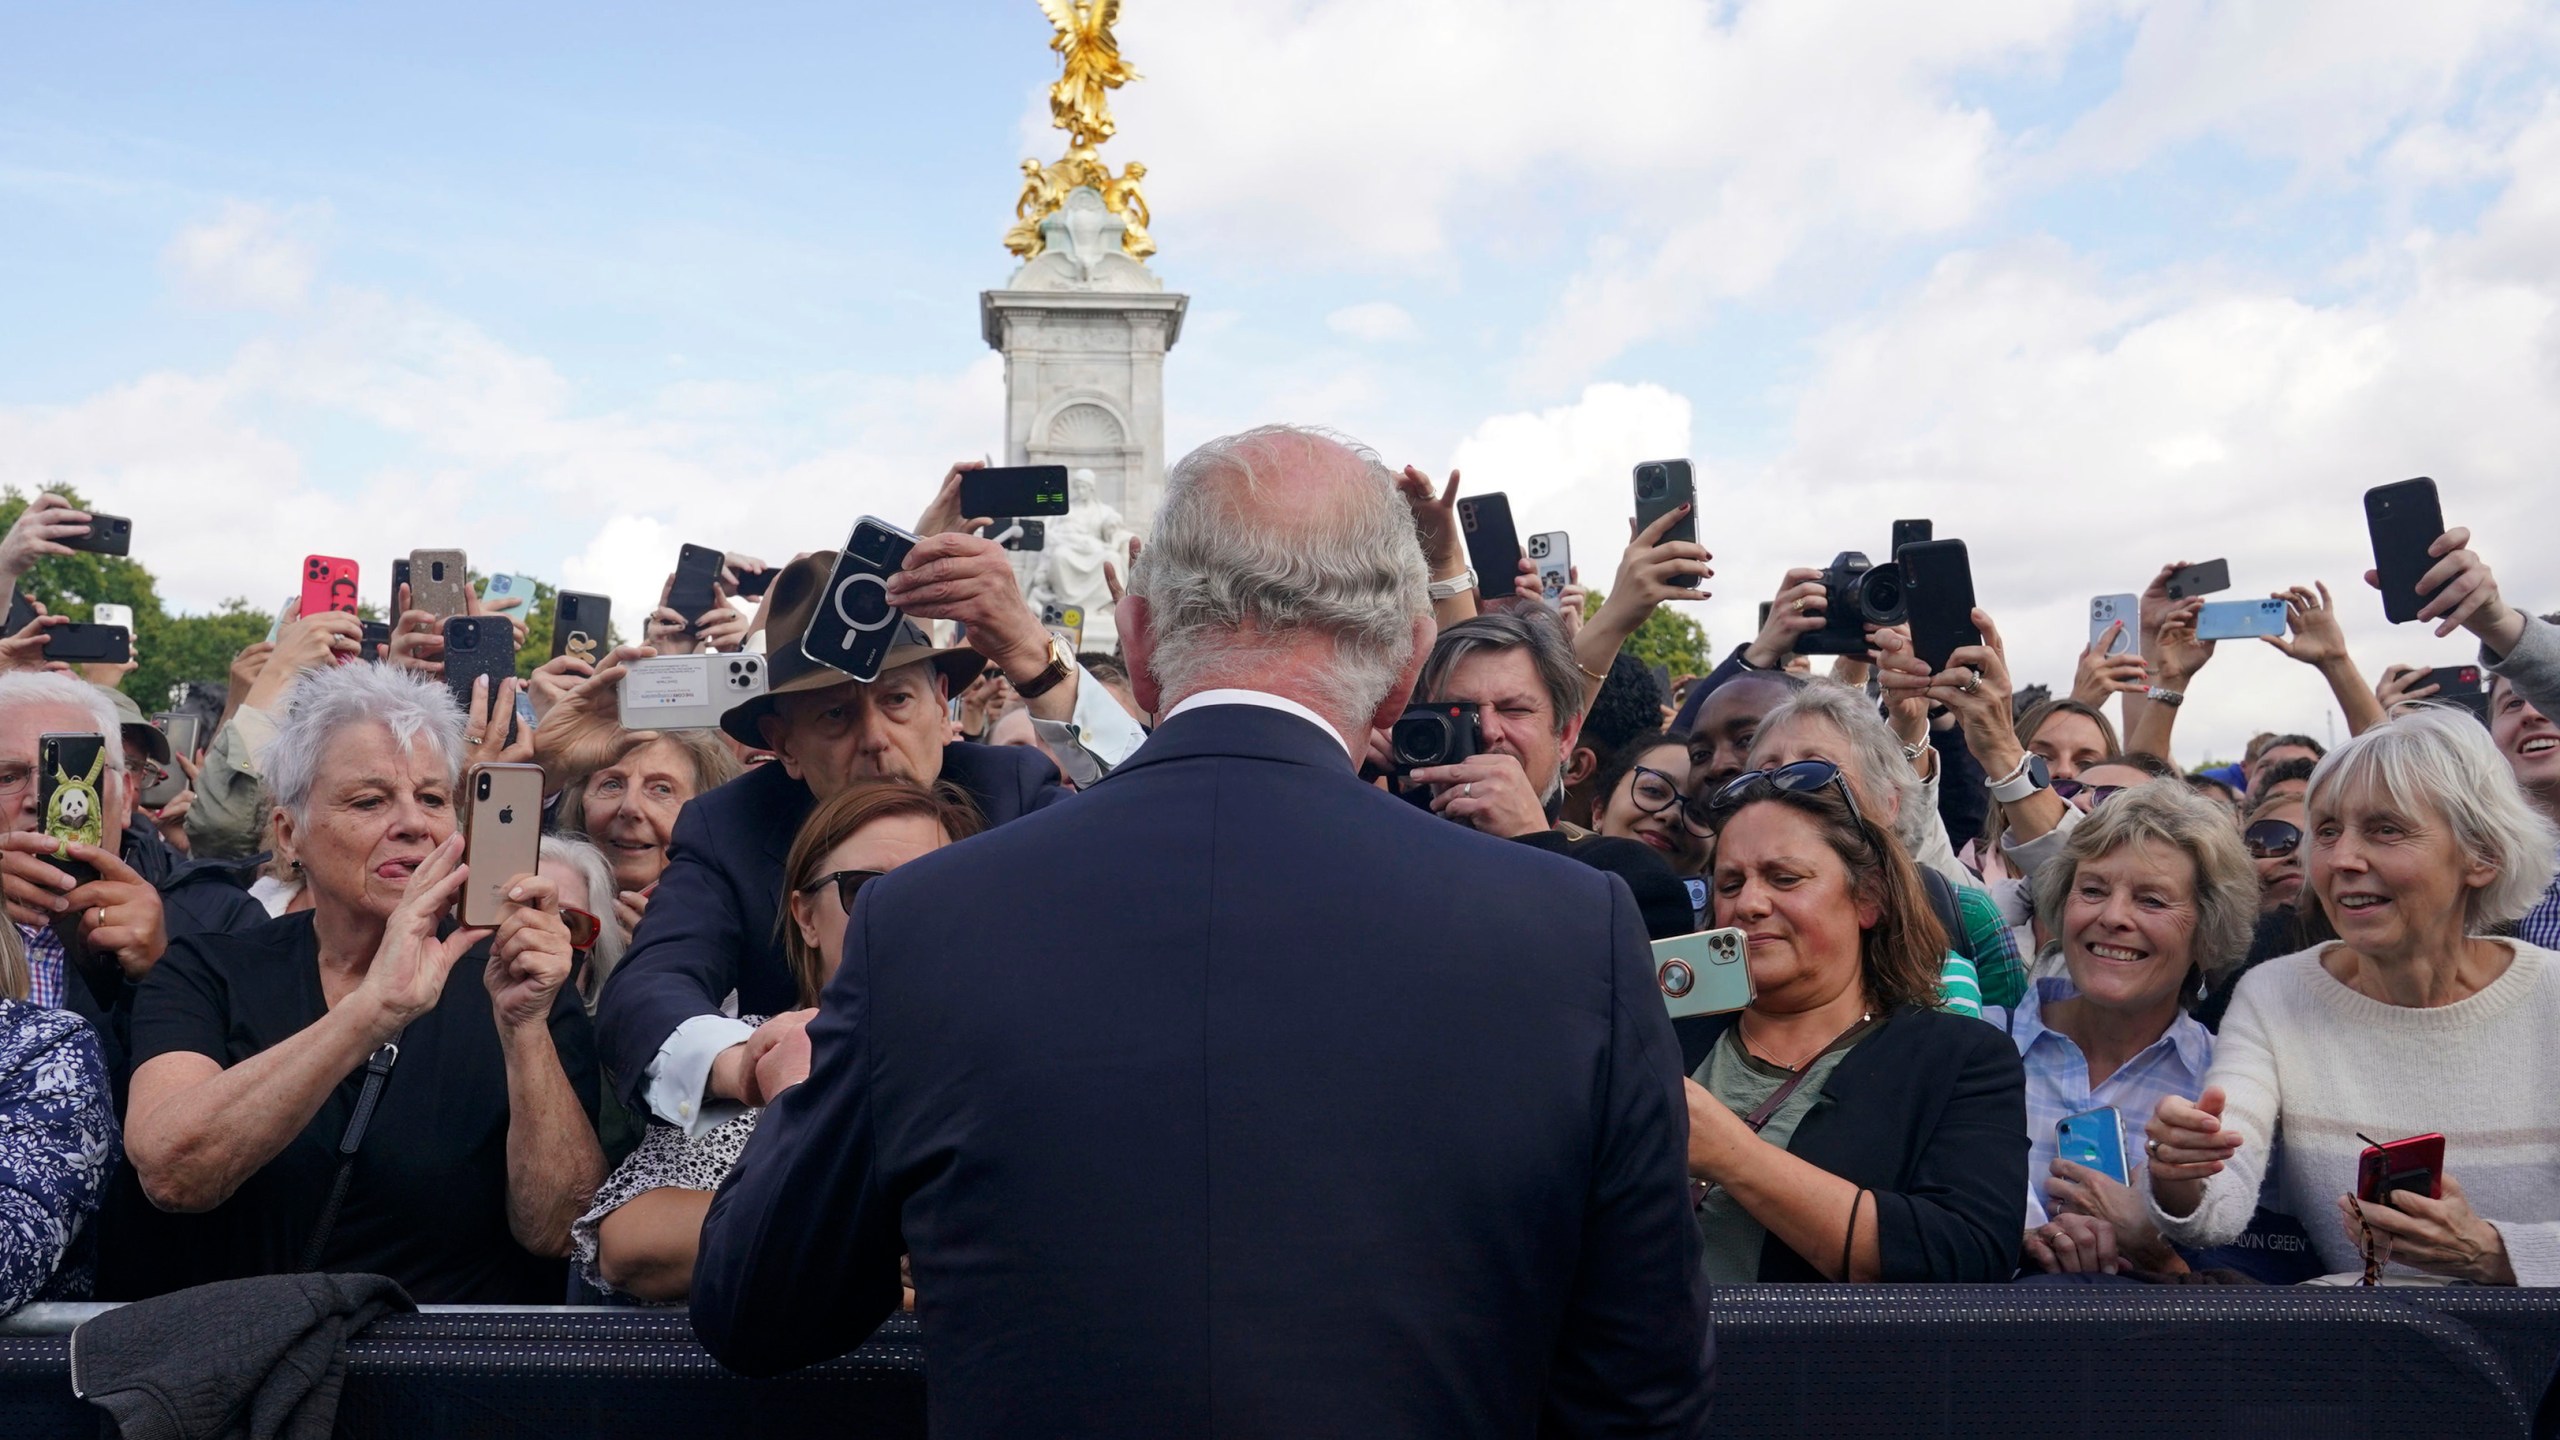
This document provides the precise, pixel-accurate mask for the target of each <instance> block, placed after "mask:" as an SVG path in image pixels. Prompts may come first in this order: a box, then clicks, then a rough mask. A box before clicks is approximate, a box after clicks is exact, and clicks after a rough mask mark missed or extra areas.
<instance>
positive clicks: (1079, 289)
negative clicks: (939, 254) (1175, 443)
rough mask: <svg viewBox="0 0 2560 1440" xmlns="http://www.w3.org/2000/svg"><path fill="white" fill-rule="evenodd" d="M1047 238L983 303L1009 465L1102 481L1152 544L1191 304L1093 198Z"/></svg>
mask: <svg viewBox="0 0 2560 1440" xmlns="http://www.w3.org/2000/svg"><path fill="white" fill-rule="evenodd" d="M1040 228H1041V235H1042V239H1043V240H1044V241H1045V242H1046V246H1047V248H1046V249H1044V250H1043V251H1042V252H1041V253H1040V254H1039V255H1036V256H1034V257H1033V258H1032V259H1031V260H1030V261H1029V262H1028V263H1027V264H1025V265H1024V266H1023V267H1022V268H1021V269H1020V270H1018V271H1016V272H1015V273H1014V276H1013V279H1012V281H1011V282H1010V283H1009V284H1008V285H1007V286H1006V287H1005V288H1004V289H1001V290H988V291H985V292H982V293H981V294H980V295H979V297H978V315H979V321H980V326H981V329H982V330H983V332H984V334H985V335H986V339H987V344H989V345H990V346H993V347H994V348H995V349H997V350H998V351H1001V352H1002V353H1003V355H1004V385H1005V463H1006V464H1008V465H1064V466H1066V467H1067V468H1068V469H1069V470H1070V471H1073V470H1091V471H1093V473H1094V478H1095V487H1096V490H1097V492H1098V494H1099V497H1100V499H1101V500H1102V502H1103V503H1104V504H1106V505H1109V506H1111V507H1112V508H1113V509H1115V510H1118V511H1119V512H1120V514H1121V515H1122V516H1123V517H1124V518H1125V519H1126V520H1127V521H1128V523H1129V524H1130V525H1132V526H1134V527H1136V528H1137V529H1138V531H1139V532H1140V533H1142V534H1143V533H1144V532H1145V531H1146V529H1147V528H1148V526H1150V525H1151V524H1152V523H1153V522H1154V520H1155V513H1156V503H1157V501H1158V500H1159V499H1160V498H1161V497H1162V495H1163V491H1164V356H1165V352H1166V351H1168V350H1170V349H1172V348H1173V343H1174V341H1176V340H1178V339H1180V338H1181V336H1182V314H1183V310H1184V308H1185V307H1186V306H1188V305H1189V304H1190V297H1189V296H1187V295H1174V294H1168V293H1167V292H1166V291H1165V288H1164V282H1163V281H1161V280H1159V279H1157V278H1156V276H1155V273H1154V272H1153V271H1151V270H1149V269H1148V268H1147V267H1146V266H1145V265H1144V264H1143V263H1141V262H1139V261H1136V260H1132V259H1130V258H1129V257H1128V256H1127V255H1126V254H1123V253H1122V252H1121V248H1120V242H1121V236H1122V235H1123V234H1124V233H1125V230H1124V227H1123V226H1122V224H1121V222H1120V219H1119V217H1117V216H1115V215H1113V214H1112V213H1111V212H1110V211H1109V210H1107V209H1105V208H1104V206H1103V204H1102V197H1101V196H1100V195H1099V194H1097V193H1096V192H1094V191H1093V190H1091V189H1089V188H1086V189H1078V190H1077V191H1075V192H1074V193H1073V194H1072V195H1071V196H1069V198H1068V200H1067V203H1066V205H1065V207H1064V208H1063V209H1061V210H1059V211H1058V212H1057V213H1056V214H1053V215H1051V216H1049V217H1047V218H1046V219H1045V220H1044V221H1042V222H1041V227H1040Z"/></svg>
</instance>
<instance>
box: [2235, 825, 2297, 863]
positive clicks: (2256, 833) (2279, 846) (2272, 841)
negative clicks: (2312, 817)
mask: <svg viewBox="0 0 2560 1440" xmlns="http://www.w3.org/2000/svg"><path fill="white" fill-rule="evenodd" d="M2240 843H2241V844H2242V845H2244V846H2246V847H2248V850H2249V858H2250V859H2252V860H2281V859H2283V858H2284V857H2286V856H2287V855H2290V854H2292V853H2293V852H2294V851H2296V850H2299V849H2301V848H2302V827H2301V826H2299V825H2296V824H2294V823H2293V822H2292V821H2290V820H2260V821H2258V822H2256V823H2255V824H2253V825H2251V826H2250V827H2249V828H2248V829H2246V830H2243V831H2241V832H2240Z"/></svg>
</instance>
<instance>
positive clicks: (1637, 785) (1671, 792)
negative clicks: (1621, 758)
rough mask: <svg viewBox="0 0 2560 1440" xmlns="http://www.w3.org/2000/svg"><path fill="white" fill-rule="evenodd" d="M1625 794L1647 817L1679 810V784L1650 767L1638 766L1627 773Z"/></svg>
mask: <svg viewBox="0 0 2560 1440" xmlns="http://www.w3.org/2000/svg"><path fill="white" fill-rule="evenodd" d="M1627 794H1628V796H1629V797H1630V798H1632V799H1633V800H1634V801H1635V802H1636V808H1637V809H1639V810H1641V811H1643V812H1644V813H1646V814H1647V815H1661V814H1666V813H1668V812H1670V811H1672V810H1676V809H1678V808H1680V800H1681V795H1680V782H1679V781H1677V780H1674V779H1672V778H1671V777H1670V776H1668V775H1665V774H1664V773H1662V772H1661V771H1659V770H1656V769H1654V768H1653V767H1652V766H1650V765H1638V766H1636V767H1635V768H1633V769H1631V770H1629V771H1628V772H1627Z"/></svg>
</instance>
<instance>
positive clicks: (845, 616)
mask: <svg viewBox="0 0 2560 1440" xmlns="http://www.w3.org/2000/svg"><path fill="white" fill-rule="evenodd" d="M915 544H916V537H914V536H913V535H910V534H908V533H907V532H905V531H903V530H901V529H899V528H898V527H896V526H894V525H890V524H886V523H884V522H882V521H879V520H874V519H872V518H871V517H870V516H868V515H866V516H864V517H863V518H862V519H860V520H859V521H856V522H855V523H854V527H853V534H852V536H851V537H850V538H848V539H847V540H846V541H845V543H844V549H842V550H840V551H838V552H836V565H835V569H833V570H831V571H829V572H828V573H827V588H826V589H825V590H823V591H820V592H819V596H818V613H816V614H815V615H812V616H811V617H809V628H808V630H807V631H806V632H804V633H803V634H802V635H801V637H800V653H801V654H803V655H806V656H808V657H809V658H810V659H812V660H815V661H817V662H818V663H819V664H821V665H825V666H828V667H830V668H832V669H837V670H841V671H843V672H844V673H846V674H847V675H850V676H852V677H853V678H854V679H856V680H860V681H863V682H865V683H868V682H870V681H873V680H877V679H879V678H880V665H881V662H882V661H885V660H886V659H888V658H889V651H890V649H891V647H893V646H895V645H896V644H897V641H898V634H899V632H900V631H901V630H903V629H904V628H905V627H904V626H903V625H901V624H900V623H899V621H900V619H901V618H902V617H901V616H900V615H899V613H898V611H897V609H896V608H895V607H894V606H892V605H890V603H889V590H888V582H889V577H890V576H892V575H894V574H896V573H898V569H899V567H901V566H903V565H905V564H906V563H907V552H908V551H909V550H912V549H914V548H915Z"/></svg>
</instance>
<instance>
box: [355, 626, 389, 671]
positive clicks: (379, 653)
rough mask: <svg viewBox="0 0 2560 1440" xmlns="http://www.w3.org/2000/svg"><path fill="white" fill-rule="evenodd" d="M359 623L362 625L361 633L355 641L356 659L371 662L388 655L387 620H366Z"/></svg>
mask: <svg viewBox="0 0 2560 1440" xmlns="http://www.w3.org/2000/svg"><path fill="white" fill-rule="evenodd" d="M360 623H361V625H362V633H361V634H360V635H359V636H358V637H357V640H356V658H357V659H359V660H363V661H366V662H372V661H377V660H380V659H381V658H382V657H383V656H385V655H388V654H390V653H391V622H390V621H388V620H366V621H362V622H360Z"/></svg>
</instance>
